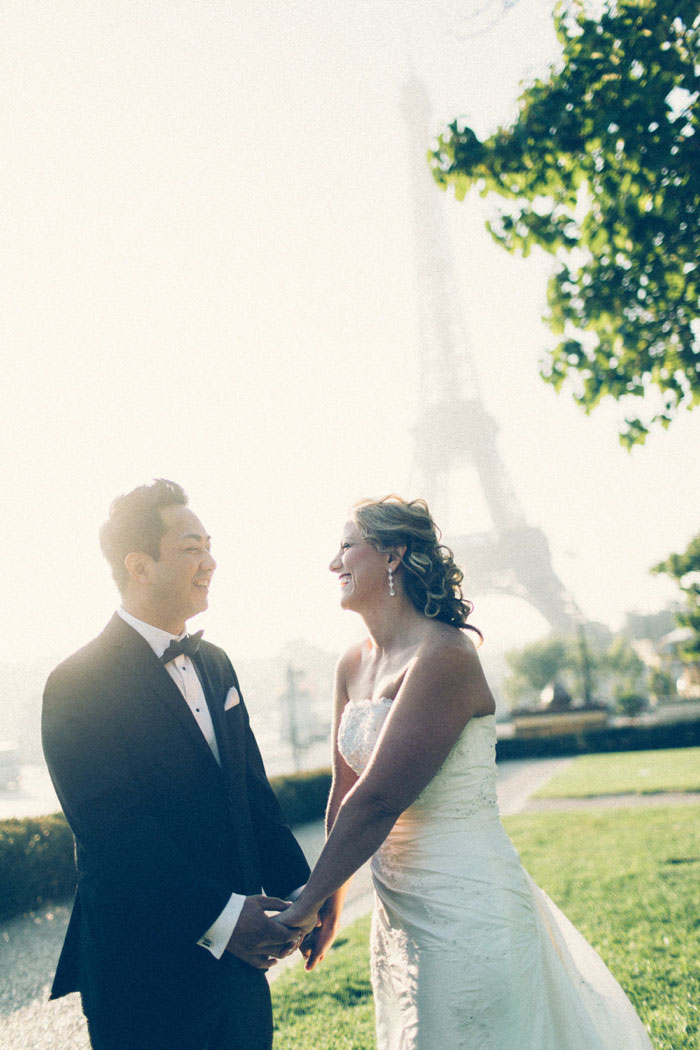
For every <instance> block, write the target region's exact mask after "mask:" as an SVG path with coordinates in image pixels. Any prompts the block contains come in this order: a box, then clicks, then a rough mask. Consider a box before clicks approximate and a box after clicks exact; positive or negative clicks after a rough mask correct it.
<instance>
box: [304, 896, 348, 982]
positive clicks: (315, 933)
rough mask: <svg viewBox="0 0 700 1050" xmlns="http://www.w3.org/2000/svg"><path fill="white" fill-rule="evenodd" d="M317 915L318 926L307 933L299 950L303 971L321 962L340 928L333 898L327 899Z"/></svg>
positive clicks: (338, 911)
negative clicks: (302, 961) (302, 957)
mask: <svg viewBox="0 0 700 1050" xmlns="http://www.w3.org/2000/svg"><path fill="white" fill-rule="evenodd" d="M318 914H319V919H320V922H319V924H318V926H316V928H315V929H313V930H312V931H311V933H307V935H306V937H305V938H304V940H303V941H302V942H301V947H300V949H299V951H300V952H301V954H302V955H303V956H304V958H305V959H306V962H305V964H304V969H305V970H313V968H314V967H315V966H316V964H317V963H320V962H323V960H324V959H325V957H326V952H327V951H328V949H329V948H330V946H331V944H332V943H333V941H334V940H335V935H336V933H337V932H338V927H339V926H340V906H339V905H338V904H337V902H336V901H335V900H334V898H333V897H329V898H328V900H327V901H326V903H325V904H324V905H323V907H322V908H321V910H320V912H319V913H318Z"/></svg>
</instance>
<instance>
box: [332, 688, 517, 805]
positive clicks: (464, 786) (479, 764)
mask: <svg viewBox="0 0 700 1050" xmlns="http://www.w3.org/2000/svg"><path fill="white" fill-rule="evenodd" d="M391 705H392V701H391V700H389V699H387V698H386V697H380V698H379V699H375V700H350V701H349V702H348V703H347V704H346V706H345V710H344V711H343V717H342V719H341V723H340V729H339V734H338V748H339V750H340V753H341V754H342V756H343V758H344V759H345V761H346V762H347V763H348V765H349V766H350V767H351V768H352V769H353V770H354V772H355V773H357V774H361V773H362V772H363V771H364V769H365V768H366V766H367V764H368V762H369V760H370V758H371V757H372V753H373V751H374V749H375V747H376V746H377V742H378V741H379V738H380V736H381V732H382V729H383V727H384V722H385V720H386V718H387V716H388V714H389V712H390V710H391ZM436 715H437V716H439V711H437V710H436ZM495 755H496V720H495V717H494V716H493V715H485V716H482V717H481V718H471V719H470V720H469V722H467V724H466V726H465V727H464V729H463V731H462V733H461V734H460V736H459V737H458V739H457V741H456V743H455V745H454V747H453V748H452V750H451V751H450V753H449V755H448V756H447V758H446V759H445V761H444V762H443V764H442V767H441V768H440V770H439V771H438V773H437V774H436V775H435V777H433V779H432V780H431V782H430V783H429V784H428V785H427V787H426V788H424V790H423V791H422V792H421V794H420V795H419V796H418V798H417V799H416V801H415V802H414V803H413V806H411V807H410V810H409V811H407V813H409V812H411V811H412V815H413V816H418V815H419V814H422V813H423V811H425V810H428V809H429V810H430V816H431V820H441V819H448V818H449V819H450V820H454V819H455V818H458V819H459V818H462V819H463V818H464V817H465V816H471V815H474V814H476V813H478V812H480V811H481V812H488V813H491V814H493V813H494V812H495V811H496V761H495Z"/></svg>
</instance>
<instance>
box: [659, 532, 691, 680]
mask: <svg viewBox="0 0 700 1050" xmlns="http://www.w3.org/2000/svg"><path fill="white" fill-rule="evenodd" d="M652 571H653V572H656V573H660V572H662V573H665V574H666V575H667V576H671V577H673V579H674V580H676V582H677V583H678V586H679V587H680V589H681V590H682V591H683V593H684V595H685V609H682V610H681V611H680V612H678V613H676V619H677V620H678V623H679V624H680V625H681V627H687V628H688V629H689V631H690V632H691V633H690V636H689V638H688V640H687V642H685V643H684V644H683V645H682V646H681V648H680V655H681V657H682V658H683V660H684V661H685V662H686V663H696V662H698V661H700V532H699V533H698V534H697V536H694V537H693V539H692V540H691V541H690V543H689V544H688V546H687V548H686V549H685V551H684V552H683V553H682V554H669V556H668V558H666V560H665V561H662V562H660V563H659V564H658V565H655V566H654V568H653V570H652Z"/></svg>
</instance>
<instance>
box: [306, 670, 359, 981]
mask: <svg viewBox="0 0 700 1050" xmlns="http://www.w3.org/2000/svg"><path fill="white" fill-rule="evenodd" d="M355 659H356V651H355V650H351V651H350V652H349V653H347V654H346V655H345V656H344V657H342V658H341V659H340V660H339V661H338V666H337V667H336V672H335V685H334V691H333V733H332V735H333V780H332V783H331V791H330V796H329V799H328V806H327V807H326V837H328V836H329V835H330V833H331V828H332V827H333V824H334V823H335V819H336V817H337V815H338V810H339V809H340V806H341V804H342V802H343V799H344V798H345V796H346V795H347V794H348V792H349V791H350V790H351V789H352V788H353V787H354V785H355V784H356V783H357V779H358V778H357V773H355V772H354V771H353V770H352V769H351V768H350V766H349V765H348V764H347V762H346V761H345V759H344V758H343V756H342V755H341V753H340V751H339V749H338V729H339V727H340V720H341V718H342V717H343V711H344V710H345V705H346V704H347V702H348V690H347V675H348V670H349V667H351V666H352V663H353V662H354V661H355ZM348 884H349V880H348V883H346V884H345V885H343V886H340V887H339V888H338V889H337V890H336V891H335V892H334V893H332V894H331V895H330V896H329V897H328V899H327V900H326V901H325V902H324V904H323V905H322V907H321V909H320V911H319V918H320V920H321V925H320V926H317V927H316V928H315V929H313V930H312V931H311V933H310V934H308V936H307V937H306V938H305V940H304V942H303V944H302V946H301V952H302V955H303V956H304V957H305V959H306V969H307V970H313V968H314V967H315V966H316V964H317V963H319V962H321V961H322V960H323V958H324V956H325V954H326V952H327V951H328V949H329V948H330V946H331V944H332V943H333V941H334V940H335V935H336V933H337V932H338V927H339V925H340V914H341V912H342V910H343V901H344V900H345V894H346V893H347V888H348Z"/></svg>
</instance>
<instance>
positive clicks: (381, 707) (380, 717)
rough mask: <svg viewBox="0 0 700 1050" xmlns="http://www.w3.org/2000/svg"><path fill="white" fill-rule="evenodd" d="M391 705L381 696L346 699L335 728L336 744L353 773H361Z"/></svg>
mask: <svg viewBox="0 0 700 1050" xmlns="http://www.w3.org/2000/svg"><path fill="white" fill-rule="evenodd" d="M391 705H392V701H391V700H388V699H387V698H386V697H385V696H382V697H380V698H379V699H378V700H350V701H349V702H348V703H347V704H346V705H345V710H344V711H343V717H342V718H341V720H340V727H339V729H338V748H339V750H340V753H341V755H342V756H343V758H344V759H345V761H346V762H347V764H348V765H349V766H350V768H351V769H353V770H354V771H355V773H358V774H360V773H362V771H363V770H364V768H365V766H366V765H367V763H368V762H369V760H370V758H371V756H372V751H373V750H374V745H375V744H376V743H377V740H378V739H379V734H380V733H381V731H382V726H383V725H384V720H385V718H386V716H387V715H388V714H389V708H390V707H391Z"/></svg>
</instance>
